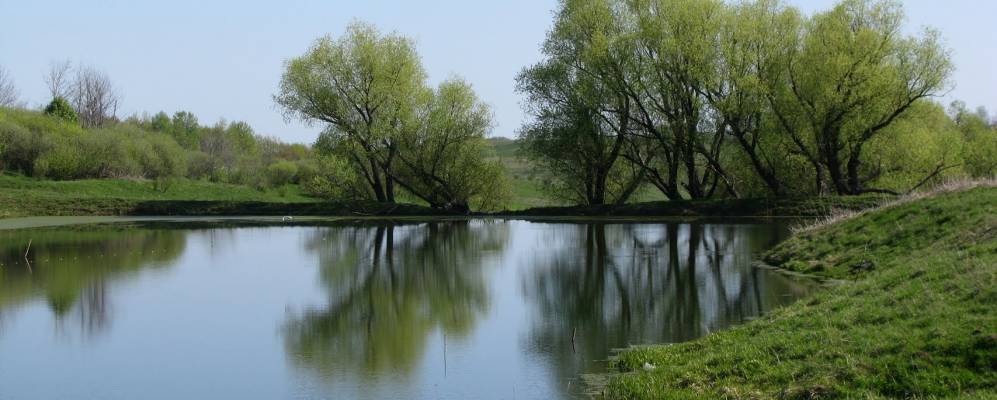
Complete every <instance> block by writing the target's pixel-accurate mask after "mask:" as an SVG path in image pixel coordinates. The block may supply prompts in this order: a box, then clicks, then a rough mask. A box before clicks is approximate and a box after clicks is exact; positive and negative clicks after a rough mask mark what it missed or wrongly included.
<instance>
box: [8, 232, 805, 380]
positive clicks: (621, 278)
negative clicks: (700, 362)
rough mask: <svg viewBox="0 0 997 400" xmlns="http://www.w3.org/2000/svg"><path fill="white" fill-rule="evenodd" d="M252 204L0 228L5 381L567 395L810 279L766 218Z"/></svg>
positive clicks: (792, 293)
mask: <svg viewBox="0 0 997 400" xmlns="http://www.w3.org/2000/svg"><path fill="white" fill-rule="evenodd" d="M263 225H265V224H263ZM263 225H259V224H258V225H256V226H233V225H232V224H231V223H225V222H224V221H215V222H192V221H188V222H177V221H173V222H154V221H146V222H131V223H129V224H104V225H86V226H75V227H48V228H40V229H28V230H8V231H0V264H2V265H0V399H27V398H39V399H41V398H44V399H61V398H73V399H135V398H142V399H176V398H240V399H282V398H283V399H382V398H383V399H394V398H414V399H550V398H575V397H579V396H580V395H581V394H582V393H583V392H584V389H585V388H584V386H583V384H582V383H581V379H580V376H581V374H583V373H589V372H601V371H603V370H604V369H605V360H606V359H607V358H608V357H609V356H610V355H611V354H612V351H613V349H616V348H620V347H625V346H629V345H632V344H644V343H663V342H682V341H687V340H691V339H695V338H697V337H701V336H703V335H705V334H708V333H710V332H713V331H716V330H719V329H724V328H726V327H729V326H731V325H734V324H738V323H742V322H744V321H746V320H748V319H750V318H753V317H756V316H758V315H760V314H762V313H764V312H765V311H767V310H769V309H771V308H773V307H777V306H780V305H784V304H787V303H790V302H792V301H794V300H796V299H798V298H800V297H801V296H804V295H805V294H806V293H807V291H808V290H809V288H810V287H811V286H810V285H809V284H808V283H805V282H799V281H795V280H792V279H790V278H788V277H785V276H783V275H780V274H776V273H772V272H769V271H765V270H759V269H755V268H752V267H751V266H750V262H751V260H752V257H753V256H755V255H757V253H758V252H760V251H763V250H765V249H767V248H769V247H770V246H772V245H773V244H775V243H776V242H777V241H778V240H780V239H781V238H783V237H784V236H785V234H786V229H785V227H784V226H783V224H780V223H761V224H759V223H752V224H749V223H709V224H707V223H692V224H688V223H647V224H636V223H621V222H616V223H610V222H606V223H534V222H526V221H501V220H469V221H435V222H396V223H389V222H375V221H354V222H345V221H341V222H325V223H321V222H317V221H316V222H313V223H311V225H313V226H263ZM29 241H30V242H31V249H30V251H29V253H28V262H26V261H25V259H24V252H25V250H26V247H27V244H28V242H29Z"/></svg>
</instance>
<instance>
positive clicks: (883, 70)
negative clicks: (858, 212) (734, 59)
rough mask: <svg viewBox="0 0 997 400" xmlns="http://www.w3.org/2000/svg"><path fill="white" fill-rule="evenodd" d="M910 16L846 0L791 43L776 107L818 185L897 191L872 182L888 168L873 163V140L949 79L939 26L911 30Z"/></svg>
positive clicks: (892, 7)
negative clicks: (869, 153)
mask: <svg viewBox="0 0 997 400" xmlns="http://www.w3.org/2000/svg"><path fill="white" fill-rule="evenodd" d="M903 18H904V14H903V10H902V7H901V6H900V4H899V3H897V2H894V1H888V0H882V1H880V0H875V1H874V0H845V1H843V2H841V3H839V4H838V5H837V6H835V7H834V8H833V9H832V10H830V11H827V12H823V13H819V14H817V15H815V16H814V17H813V18H812V19H811V20H810V21H808V23H807V24H806V25H805V27H804V29H803V30H802V32H801V34H800V35H799V36H797V37H796V43H795V44H794V45H792V46H787V47H786V54H785V57H786V58H787V60H788V61H787V70H786V74H785V77H784V78H779V77H777V80H776V81H774V82H768V85H769V87H770V89H771V90H772V92H773V95H772V101H771V103H772V110H773V112H774V114H775V115H776V117H777V118H778V119H779V121H780V124H781V125H782V127H783V129H784V130H785V132H786V134H788V135H789V137H790V138H791V139H792V141H793V143H794V144H795V151H797V152H799V153H800V154H802V155H804V156H805V157H806V158H807V159H808V160H809V161H810V163H811V164H812V165H813V168H814V172H815V183H816V186H817V187H816V190H817V191H818V192H823V191H824V190H826V189H830V190H833V191H834V192H835V193H838V194H848V195H854V194H861V193H867V192H883V191H886V192H890V191H889V190H883V189H880V188H873V187H868V186H867V183H869V182H871V181H873V180H875V179H876V178H877V177H878V176H880V175H881V174H882V172H883V171H882V170H881V169H879V168H877V166H876V165H874V164H872V163H868V162H866V160H865V158H864V153H863V152H864V150H865V147H866V144H867V143H868V142H869V141H870V140H872V139H873V138H874V137H876V136H877V135H878V134H880V133H881V132H882V131H883V130H884V129H885V128H887V127H889V126H890V125H891V124H892V123H893V122H894V121H895V120H896V119H897V118H899V117H901V116H902V115H904V113H905V112H907V111H908V109H910V108H911V106H912V105H914V104H915V103H916V102H917V101H919V100H921V99H926V98H929V97H931V96H934V95H937V94H939V93H941V92H942V91H943V90H944V89H945V87H946V86H947V84H948V83H947V82H948V78H949V75H950V74H951V72H952V64H951V62H950V60H949V55H948V50H947V49H945V48H944V47H943V45H942V43H941V41H940V39H939V35H938V33H937V32H935V31H931V30H927V31H926V32H925V33H924V34H922V35H921V36H919V37H907V36H904V35H903V33H902V22H903ZM825 174H826V175H825ZM825 185H826V186H825Z"/></svg>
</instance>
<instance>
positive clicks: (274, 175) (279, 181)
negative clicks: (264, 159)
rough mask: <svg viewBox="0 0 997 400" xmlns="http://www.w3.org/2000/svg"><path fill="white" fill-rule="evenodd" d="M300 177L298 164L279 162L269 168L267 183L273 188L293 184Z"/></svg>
mask: <svg viewBox="0 0 997 400" xmlns="http://www.w3.org/2000/svg"><path fill="white" fill-rule="evenodd" d="M297 176H298V164H296V163H294V162H292V161H278V162H276V163H273V164H271V165H270V166H269V167H267V183H268V184H269V185H270V186H271V187H277V186H284V185H287V184H290V183H293V182H294V180H295V178H296V177H297Z"/></svg>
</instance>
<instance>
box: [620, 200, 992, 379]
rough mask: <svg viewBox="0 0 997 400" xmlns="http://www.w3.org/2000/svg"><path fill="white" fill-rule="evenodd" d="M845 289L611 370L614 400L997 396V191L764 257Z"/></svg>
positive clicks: (653, 350)
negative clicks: (828, 280)
mask: <svg viewBox="0 0 997 400" xmlns="http://www.w3.org/2000/svg"><path fill="white" fill-rule="evenodd" d="M764 261H765V262H766V263H768V264H771V265H773V266H775V267H779V268H783V269H785V270H789V271H794V272H801V273H806V274H811V275H816V276H819V277H823V278H827V279H836V280H846V281H848V282H847V283H844V284H839V285H834V286H832V287H830V288H828V289H826V290H824V291H822V292H820V293H818V294H817V295H815V296H813V297H812V298H810V299H807V300H803V301H801V302H799V303H796V304H793V305H791V306H788V307H785V308H783V309H780V310H777V311H776V312H774V313H772V314H770V315H768V316H766V317H764V318H762V319H759V320H757V321H754V322H752V323H749V324H746V325H743V326H741V327H737V328H734V329H731V330H727V331H723V332H719V333H716V334H713V335H710V336H707V337H705V338H702V339H700V340H696V341H692V342H688V343H682V344H675V345H659V346H646V347H637V348H632V349H629V350H626V351H624V352H623V353H621V354H620V355H619V357H618V358H617V359H616V360H615V361H613V363H612V364H613V369H614V370H615V371H617V372H618V374H615V375H612V376H610V377H609V380H608V382H607V383H606V386H605V387H604V388H603V389H602V391H603V393H602V394H603V395H604V397H606V398H609V399H645V398H647V399H650V398H653V399H689V398H731V399H756V398H784V399H816V398H820V399H824V398H910V397H914V398H931V397H973V398H977V397H995V396H997V389H995V388H997V187H995V186H994V185H993V183H992V182H991V183H988V184H986V185H984V187H976V188H967V189H962V190H956V191H951V192H942V193H938V194H934V195H930V196H928V197H924V198H919V199H915V200H911V201H906V202H903V201H901V202H897V203H896V204H893V205H888V206H884V207H883V208H881V209H878V210H874V211H869V212H866V213H860V214H859V215H856V216H853V217H851V218H846V219H843V220H841V221H836V222H833V223H829V224H826V225H823V226H816V227H813V228H811V229H808V230H806V231H803V232H801V233H799V234H798V235H797V236H796V237H794V238H792V239H790V240H788V241H786V242H784V243H783V244H781V245H779V246H777V247H776V248H775V249H773V250H771V251H770V252H768V253H767V254H766V255H765V256H764Z"/></svg>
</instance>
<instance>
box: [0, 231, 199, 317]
mask: <svg viewBox="0 0 997 400" xmlns="http://www.w3.org/2000/svg"><path fill="white" fill-rule="evenodd" d="M29 240H30V241H31V251H30V252H29V253H28V260H27V262H26V261H25V257H24V254H25V250H26V248H27V244H28V242H29ZM185 247H186V238H185V235H184V233H183V232H182V231H176V230H171V231H161V230H145V229H137V228H129V227H102V226H96V227H81V228H59V229H34V230H18V231H5V232H0V265H3V267H0V314H2V313H3V311H4V310H8V309H12V308H14V307H17V306H18V305H19V304H23V303H26V302H28V301H31V300H33V299H36V298H38V297H44V298H45V300H46V302H47V303H48V306H49V309H50V310H51V311H52V314H53V315H54V316H55V317H56V318H57V319H58V320H59V321H60V325H59V326H62V327H64V326H65V325H64V324H65V323H67V322H71V321H74V320H78V321H79V324H80V329H81V331H82V332H85V333H95V332H98V331H102V330H103V329H105V328H106V327H107V325H108V324H109V323H110V318H111V307H110V306H111V305H110V302H109V295H108V287H109V281H110V280H111V279H120V278H122V277H124V276H127V275H128V274H129V273H132V272H137V271H139V270H141V269H144V268H156V267H162V266H165V265H169V264H170V263H171V262H172V261H173V260H175V259H176V258H177V257H178V256H179V255H180V254H182V253H183V251H184V248H185ZM74 310H75V315H74V316H72V317H71V316H70V313H71V312H73V311H74Z"/></svg>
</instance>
